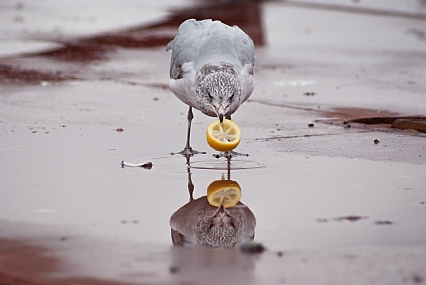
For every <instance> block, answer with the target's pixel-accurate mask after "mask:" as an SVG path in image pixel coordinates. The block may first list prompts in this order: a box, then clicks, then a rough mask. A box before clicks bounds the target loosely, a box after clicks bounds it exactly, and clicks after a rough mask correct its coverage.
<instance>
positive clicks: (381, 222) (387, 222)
mask: <svg viewBox="0 0 426 285" xmlns="http://www.w3.org/2000/svg"><path fill="white" fill-rule="evenodd" d="M374 224H375V225H393V222H391V221H375V222H374Z"/></svg>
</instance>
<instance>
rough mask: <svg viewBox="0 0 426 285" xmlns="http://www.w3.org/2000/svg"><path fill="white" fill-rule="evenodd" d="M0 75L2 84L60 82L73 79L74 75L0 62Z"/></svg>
mask: <svg viewBox="0 0 426 285" xmlns="http://www.w3.org/2000/svg"><path fill="white" fill-rule="evenodd" d="M0 76H1V79H2V83H3V84H20V83H26V84H41V83H42V82H43V81H46V82H60V81H65V80H73V79H75V77H73V76H71V75H69V74H65V73H63V72H61V71H42V70H37V69H24V68H22V67H20V66H17V65H6V64H0Z"/></svg>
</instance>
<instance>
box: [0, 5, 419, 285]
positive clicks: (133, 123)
mask: <svg viewBox="0 0 426 285" xmlns="http://www.w3.org/2000/svg"><path fill="white" fill-rule="evenodd" d="M11 3H12V2H5V3H2V4H1V5H2V6H3V7H4V8H5V9H9V10H8V11H10V13H11V14H8V15H13V16H10V23H9V24H8V25H6V27H5V31H8V32H9V33H6V37H5V38H6V40H5V42H6V43H5V45H6V48H8V47H10V48H11V49H12V50H13V44H14V43H16V42H19V43H22V42H26V44H27V45H25V52H26V54H23V53H22V52H17V53H14V52H9V53H7V54H6V56H5V57H3V58H2V63H1V65H0V69H1V70H0V71H1V74H2V81H3V84H2V93H1V106H2V111H1V121H0V127H1V137H2V140H1V161H2V164H1V165H2V166H1V176H2V186H1V187H2V191H1V201H2V214H1V215H2V269H1V273H0V281H1V282H2V284H3V283H4V284H57V283H58V282H60V283H61V284H182V283H191V284H217V283H224V282H227V283H231V284H286V283H290V284H291V283H293V284H310V283H314V282H315V283H320V284H342V283H344V284H401V283H408V284H412V283H414V284H419V283H424V282H426V281H425V278H426V275H425V274H424V272H426V267H425V264H426V231H425V230H424V225H425V224H426V178H425V175H424V173H425V171H426V167H425V165H426V150H425V148H426V143H425V139H426V135H425V133H424V132H422V128H423V126H424V124H425V123H424V120H425V119H424V116H425V115H426V103H425V102H426V101H425V93H424V90H426V72H425V70H426V60H425V58H426V54H425V53H426V50H425V47H426V41H425V38H424V36H423V37H422V34H423V35H424V33H425V32H426V30H425V28H424V27H425V25H424V24H425V21H426V10H425V9H426V8H425V6H424V5H422V3H423V2H421V1H419V2H415V1H413V2H400V3H398V4H396V3H394V4H393V5H390V4H386V3H384V2H382V4H381V5H379V4H377V3H376V2H371V3H367V2H366V3H364V2H363V1H361V2H356V1H351V2H349V1H348V2H344V3H343V2H342V3H340V2H332V1H330V2H324V3H323V4H322V5H320V4H318V3H316V2H300V3H285V2H283V3H260V4H254V3H245V4H241V5H242V6H238V4H230V5H235V6H226V4H220V5H214V7H215V8H210V9H200V8H198V7H195V8H193V7H191V8H188V7H185V6H181V7H180V9H178V11H174V12H169V13H166V11H167V9H166V7H170V6H167V5H164V6H155V5H153V6H152V7H149V8H147V10H146V12H145V13H147V14H149V15H155V17H154V16H151V17H148V18H146V20H145V21H141V20H139V19H138V17H137V15H133V14H132V13H131V12H130V11H131V10H132V9H138V8H139V9H140V8H141V7H136V6H137V5H140V3H139V4H132V5H136V6H134V7H131V6H129V7H127V8H126V9H128V10H127V12H126V10H125V9H124V8H122V10H119V9H120V8H119V7H116V6H114V4H110V6H108V5H105V6H104V7H103V8H104V9H100V10H99V11H98V12H97V11H96V8H93V9H92V10H90V9H89V10H88V11H89V12H84V13H86V14H79V13H80V12H79V11H78V9H77V8H75V6H72V5H71V6H70V5H68V6H67V7H65V10H63V11H67V12H59V13H56V15H62V16H57V18H55V17H53V16H52V17H53V19H51V18H49V16H48V15H51V14H49V13H47V12H46V15H47V16H46V20H45V21H48V20H49V19H51V21H52V23H59V24H58V26H57V28H56V30H52V29H53V28H51V26H49V28H46V26H43V25H42V24H43V20H41V19H39V18H37V17H36V15H37V12H39V10H37V7H36V6H31V5H30V4H29V3H26V2H25V1H24V2H22V3H23V4H22V6H19V5H18V4H16V3H14V2H13V4H11ZM336 3H337V4H336ZM45 5H47V4H45ZM29 7H31V8H32V10H31V9H27V8H29ZM47 7H49V5H47V6H45V7H44V9H45V11H49V9H53V10H54V8H52V7H50V8H49V9H47ZM70 7H74V9H70ZM56 8H57V7H56ZM107 8H108V9H107ZM175 8H176V7H175ZM231 8H232V9H231ZM26 9H27V10H26ZM46 9H47V10H46ZM114 9H116V10H119V11H120V13H118V14H117V15H121V14H122V13H125V14H127V15H129V17H128V19H126V21H124V23H123V22H120V17H119V16H117V17H116V18H114V19H115V20H114V21H113V22H114V25H113V26H108V25H106V24H105V22H104V21H103V19H104V18H102V17H107V16H110V14H109V13H111V12H108V11H110V10H112V11H114ZM238 9H240V10H238ZM60 11H62V10H60ZM226 11H228V13H225V12H226ZM235 11H244V12H245V13H236V12H235ZM67 13H69V14H70V15H71V16H69V17H65V16H64V15H66V14H67ZM209 13H211V14H209ZM76 15H80V16H79V17H80V18H76V17H77V16H76ZM93 15H98V16H97V18H93V17H94V16H93ZM166 15H167V16H166ZM61 17H62V18H61ZM189 17H202V18H208V17H213V18H219V19H223V21H226V22H227V23H229V24H238V25H240V26H241V28H243V29H244V30H246V31H247V32H248V33H249V34H250V35H252V36H253V38H254V40H255V42H256V44H257V48H256V69H255V79H256V89H255V91H254V94H253V95H252V97H251V98H250V100H249V101H247V102H246V103H244V104H243V105H242V107H241V108H240V109H239V110H238V112H237V113H236V114H235V115H234V116H233V120H235V122H237V123H238V125H239V126H240V127H241V130H242V135H243V138H242V141H241V143H240V146H239V147H238V148H237V151H239V152H244V153H249V154H250V156H249V157H236V158H233V159H232V160H231V165H230V169H228V164H227V161H226V159H224V158H221V159H216V158H214V157H213V154H215V152H214V151H213V150H212V149H210V147H209V146H208V144H207V143H206V139H205V129H206V128H207V125H208V124H209V123H210V122H211V121H212V120H213V119H212V118H208V117H206V116H204V115H202V114H201V113H199V112H196V113H195V119H194V123H193V130H192V145H193V146H194V148H195V149H197V150H202V151H207V154H206V155H196V156H194V157H192V158H191V159H190V164H189V166H188V164H187V161H186V159H185V158H184V157H182V156H179V155H170V153H171V152H176V151H179V150H181V149H182V147H183V146H184V143H185V132H186V112H187V107H186V106H185V105H184V104H183V103H181V102H180V101H179V100H178V99H177V98H175V97H174V96H173V94H172V93H171V91H170V90H169V89H168V87H167V84H168V69H169V61H170V54H168V53H166V52H165V51H164V50H165V44H166V43H167V41H168V40H169V39H171V38H172V37H173V36H174V34H175V33H176V29H177V25H178V24H179V23H180V22H181V21H183V20H184V19H186V18H189ZM27 19H33V20H34V19H39V20H37V21H36V22H35V23H34V25H33V27H31V25H28V24H27V23H26V20H27ZM95 19H96V20H95ZM233 21H235V22H233ZM50 23H51V22H48V24H49V25H50ZM71 23H73V24H71ZM91 23H92V24H93V25H95V24H96V25H95V26H96V27H92V26H91ZM83 24H84V25H83ZM81 25H83V27H82V26H81ZM73 27H74V28H73ZM84 27H85V28H84ZM83 30H84V31H85V32H82V31H83ZM111 30H112V31H111ZM55 31H56V33H55ZM52 32H53V33H52ZM11 34H13V36H11ZM59 34H60V35H59ZM29 35H30V36H29ZM8 39H12V40H10V41H9V42H8V41H7V40H8ZM35 42H36V43H35ZM41 42H42V43H43V45H40V44H41ZM8 44H10V45H8ZM58 48H59V49H58ZM2 49H3V47H2ZM40 49H42V50H41V51H40ZM360 118H361V119H360ZM365 118H366V119H365ZM375 118H380V119H378V120H377V119H375ZM384 118H391V119H390V120H389V119H384ZM397 118H401V119H404V118H405V120H408V121H409V122H408V124H409V127H408V129H405V128H403V127H398V126H396V127H395V126H394V127H393V128H392V124H393V122H394V121H395V120H396V119H397ZM402 123H403V122H402ZM123 160H124V161H127V162H130V163H141V164H143V163H148V162H151V163H152V168H150V169H145V168H140V167H134V168H131V167H124V168H122V167H121V161H123ZM223 176H225V177H228V176H229V178H230V179H232V180H234V181H236V182H238V184H239V185H240V186H241V193H242V196H241V202H242V203H243V204H244V205H246V206H247V208H248V209H249V210H250V211H251V213H252V214H253V216H254V218H255V221H256V223H255V230H254V231H255V236H254V241H255V242H258V243H261V244H262V245H263V246H264V248H265V249H266V250H265V251H263V252H262V253H255V254H250V253H245V252H242V251H241V250H240V247H236V248H232V249H211V248H204V247H201V246H185V247H179V246H173V245H172V237H171V226H170V223H169V222H170V219H171V217H172V215H173V214H174V213H175V212H177V211H178V210H179V209H180V208H181V207H182V206H184V205H185V204H187V203H188V202H189V201H190V199H191V195H192V197H193V198H194V199H203V198H202V197H203V196H205V195H206V194H207V188H208V186H209V185H210V184H211V183H212V182H213V181H216V180H220V179H221V178H222V177H223ZM200 197H201V198H200ZM249 246H255V245H249Z"/></svg>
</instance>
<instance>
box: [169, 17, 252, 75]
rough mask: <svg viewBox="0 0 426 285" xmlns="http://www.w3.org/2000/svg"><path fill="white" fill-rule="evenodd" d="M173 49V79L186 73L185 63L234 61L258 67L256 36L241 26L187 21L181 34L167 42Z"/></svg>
mask: <svg viewBox="0 0 426 285" xmlns="http://www.w3.org/2000/svg"><path fill="white" fill-rule="evenodd" d="M166 50H167V51H168V50H173V53H172V58H171V63H170V78H173V79H179V78H181V76H182V65H183V64H184V63H189V62H193V63H194V67H195V68H197V67H200V66H201V65H203V64H204V63H206V62H207V61H209V62H215V61H216V62H230V63H233V64H237V65H239V66H240V68H241V67H243V66H244V65H246V64H251V65H252V66H254V53H255V51H254V44H253V41H252V39H251V38H250V37H249V36H248V35H247V34H246V33H244V32H243V31H242V30H241V29H240V28H238V27H237V26H233V27H230V26H228V25H225V24H223V23H222V22H220V21H212V20H203V21H196V20H194V19H190V20H186V21H185V22H183V23H182V24H181V25H180V27H179V33H178V35H177V36H176V37H175V38H174V39H173V40H172V41H171V42H170V43H169V44H168V45H167V49H166Z"/></svg>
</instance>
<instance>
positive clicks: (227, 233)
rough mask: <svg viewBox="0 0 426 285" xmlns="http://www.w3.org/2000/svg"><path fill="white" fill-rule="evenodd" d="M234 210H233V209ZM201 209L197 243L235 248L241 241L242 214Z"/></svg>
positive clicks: (198, 219)
mask: <svg viewBox="0 0 426 285" xmlns="http://www.w3.org/2000/svg"><path fill="white" fill-rule="evenodd" d="M231 209H232V208H231ZM212 212H213V211H212V208H211V207H201V208H200V209H199V210H198V212H197V242H198V243H199V244H200V245H203V246H209V247H234V246H236V245H237V243H238V242H239V241H240V234H241V229H242V223H241V214H240V213H238V212H234V213H232V212H233V211H229V210H226V209H225V208H224V207H223V206H221V207H220V208H217V210H216V211H215V212H213V215H212Z"/></svg>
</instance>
